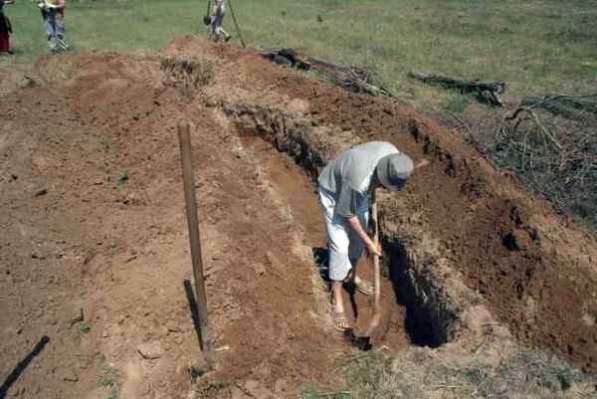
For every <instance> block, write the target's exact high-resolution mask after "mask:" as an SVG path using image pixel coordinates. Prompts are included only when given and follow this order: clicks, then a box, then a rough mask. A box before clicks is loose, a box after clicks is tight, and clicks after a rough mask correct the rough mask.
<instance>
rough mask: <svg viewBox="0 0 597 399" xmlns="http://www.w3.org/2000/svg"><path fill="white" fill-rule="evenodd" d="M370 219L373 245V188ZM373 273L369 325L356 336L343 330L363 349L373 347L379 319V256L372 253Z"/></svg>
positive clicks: (376, 230) (375, 226)
mask: <svg viewBox="0 0 597 399" xmlns="http://www.w3.org/2000/svg"><path fill="white" fill-rule="evenodd" d="M371 221H372V227H373V242H374V243H375V246H377V245H378V244H379V228H378V224H377V201H376V199H375V190H373V192H372V193H371ZM373 273H374V275H375V276H374V281H373V285H374V297H373V298H374V299H373V300H374V302H373V317H372V318H371V321H370V322H369V326H368V327H367V331H366V332H365V335H363V336H361V337H357V336H356V335H355V334H354V330H353V329H352V328H350V329H348V330H346V331H344V336H345V338H346V339H347V340H348V341H349V342H350V343H351V344H352V345H354V346H356V347H357V348H359V349H360V350H363V351H368V350H371V348H373V343H372V342H371V336H372V335H373V332H374V331H375V330H376V329H377V327H378V326H379V323H380V321H381V302H380V297H381V277H380V267H379V256H377V255H373Z"/></svg>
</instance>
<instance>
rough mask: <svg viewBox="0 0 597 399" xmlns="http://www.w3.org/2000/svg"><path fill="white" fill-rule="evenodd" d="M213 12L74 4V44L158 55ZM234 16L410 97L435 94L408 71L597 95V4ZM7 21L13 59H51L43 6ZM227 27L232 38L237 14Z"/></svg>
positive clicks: (280, 43) (277, 2) (365, 1)
mask: <svg viewBox="0 0 597 399" xmlns="http://www.w3.org/2000/svg"><path fill="white" fill-rule="evenodd" d="M206 5H207V3H206V0H202V1H196V0H194V1H191V0H169V1H158V0H70V2H69V6H68V10H67V16H66V23H67V29H68V36H69V39H70V41H71V42H72V44H73V47H74V49H77V50H84V49H85V50H86V49H112V50H133V49H158V48H160V47H163V46H164V45H166V44H167V43H168V42H169V41H170V40H171V39H172V38H174V37H176V36H179V35H184V34H195V33H204V31H205V30H204V28H203V27H202V26H200V25H199V24H200V18H201V16H202V15H203V14H204V13H205V9H206ZM233 6H234V7H235V11H236V14H237V16H238V19H239V23H240V25H241V29H242V31H243V33H244V36H245V40H246V41H247V43H248V44H249V46H252V47H258V48H269V47H295V48H299V49H303V50H305V51H307V52H309V53H310V54H311V55H313V56H316V57H320V58H324V59H328V60H331V61H336V62H339V63H345V64H360V65H365V66H369V67H373V68H375V69H376V70H377V72H378V73H379V74H380V76H381V77H382V79H383V80H384V81H385V82H386V84H387V85H388V86H389V88H390V89H392V90H393V91H394V92H396V93H398V94H399V95H400V96H402V97H405V98H407V99H408V98H411V99H416V98H420V97H425V95H428V94H429V93H428V91H429V89H428V88H426V87H424V86H422V85H420V84H415V83H413V82H411V81H410V80H409V79H408V78H407V77H406V75H407V73H408V71H410V70H423V71H432V72H436V73H443V74H446V75H450V76H455V77H468V78H480V79H487V80H503V81H506V82H507V83H508V85H509V91H510V93H513V94H516V95H518V96H523V95H543V94H545V93H563V94H579V93H588V92H591V91H595V90H596V88H597V39H596V38H597V23H596V20H597V1H596V0H569V1H566V2H562V1H559V0H543V1H538V0H531V1H522V2H521V1H514V0H501V1H496V0H487V1H482V2H480V1H470V0H416V1H415V0H302V1H293V0H261V1H255V0H242V1H240V0H239V1H235V2H233ZM7 14H8V15H9V16H10V17H11V19H12V21H13V25H14V27H15V35H14V36H13V40H14V43H15V46H16V49H17V51H18V55H17V57H16V59H17V60H19V59H21V60H22V59H25V60H31V59H33V58H34V57H36V56H37V55H39V54H43V53H44V52H46V43H45V40H44V33H43V28H42V23H41V17H40V15H39V11H38V9H37V8H36V7H35V3H33V2H31V1H29V0H17V4H16V5H14V6H10V7H7ZM225 24H226V27H227V29H228V31H230V32H233V33H234V26H233V25H232V20H231V18H230V16H228V17H227V19H226V21H225ZM7 62H9V61H6V60H3V61H2V63H7ZM432 91H434V90H432Z"/></svg>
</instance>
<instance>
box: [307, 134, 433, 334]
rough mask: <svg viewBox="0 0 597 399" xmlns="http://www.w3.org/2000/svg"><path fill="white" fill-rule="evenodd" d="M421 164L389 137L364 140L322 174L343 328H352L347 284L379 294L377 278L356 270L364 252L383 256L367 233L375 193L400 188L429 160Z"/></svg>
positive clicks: (338, 322) (338, 321)
mask: <svg viewBox="0 0 597 399" xmlns="http://www.w3.org/2000/svg"><path fill="white" fill-rule="evenodd" d="M428 163H429V162H428V161H426V160H424V161H422V162H420V163H419V164H418V165H417V166H416V167H415V166H414V165H413V161H412V160H411V158H410V157H409V156H408V155H406V154H404V153H401V152H400V151H398V149H397V148H396V147H394V146H393V145H392V144H390V143H387V142H381V141H374V142H370V143H366V144H361V145H358V146H356V147H354V148H352V149H350V150H348V151H346V152H344V153H343V154H341V155H340V156H338V157H337V158H336V159H334V160H333V161H331V162H330V163H328V165H327V166H326V167H325V168H324V169H323V171H322V172H321V174H320V175H319V179H318V183H319V199H320V202H321V206H322V210H323V215H324V218H325V224H326V232H327V245H328V250H329V278H330V280H331V282H332V283H331V293H332V307H333V317H334V326H335V328H336V329H338V330H339V331H344V330H346V329H349V328H350V324H349V322H348V319H347V317H346V313H345V311H344V302H343V299H342V286H343V284H351V285H354V287H355V288H356V289H357V290H358V291H359V292H361V293H363V294H365V295H372V294H373V287H372V284H371V283H370V282H368V281H364V280H362V279H360V278H359V277H357V275H356V265H357V263H358V260H359V258H360V257H361V255H362V253H363V245H366V246H367V249H368V251H369V253H371V254H373V255H377V256H381V246H380V245H379V244H377V245H376V244H375V243H374V241H373V239H371V237H369V235H368V234H367V227H368V222H369V220H368V219H369V207H370V200H371V193H372V192H373V190H375V189H376V188H378V187H382V188H385V189H387V190H389V191H392V192H396V191H399V190H400V189H401V188H402V187H403V186H404V184H405V183H406V180H407V179H408V178H409V177H410V175H411V174H412V173H413V171H414V169H418V168H420V167H423V166H425V165H427V164H428Z"/></svg>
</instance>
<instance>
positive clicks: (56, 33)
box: [38, 0, 68, 53]
mask: <svg viewBox="0 0 597 399" xmlns="http://www.w3.org/2000/svg"><path fill="white" fill-rule="evenodd" d="M38 7H39V8H40V9H41V15H42V17H43V19H44V28H45V29H46V34H47V35H48V45H49V47H50V51H51V52H53V53H58V52H62V51H66V50H68V45H67V44H66V41H65V38H64V33H65V27H64V9H65V8H66V0H41V1H40V2H39V3H38Z"/></svg>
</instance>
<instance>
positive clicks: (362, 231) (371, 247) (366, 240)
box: [348, 216, 381, 256]
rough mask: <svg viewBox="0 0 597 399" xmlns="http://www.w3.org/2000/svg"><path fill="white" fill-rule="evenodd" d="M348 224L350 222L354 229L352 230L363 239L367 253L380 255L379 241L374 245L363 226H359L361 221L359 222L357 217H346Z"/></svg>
mask: <svg viewBox="0 0 597 399" xmlns="http://www.w3.org/2000/svg"><path fill="white" fill-rule="evenodd" d="M348 224H350V226H351V227H352V228H353V229H354V231H355V232H356V233H357V235H358V236H359V237H360V238H361V240H363V242H364V243H365V245H366V246H367V249H368V250H369V253H371V254H374V255H377V256H381V245H379V243H378V244H377V245H375V243H374V242H373V240H372V239H371V237H369V235H368V234H367V233H366V232H365V229H364V228H363V226H361V222H359V218H358V217H356V216H353V217H351V218H348Z"/></svg>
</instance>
